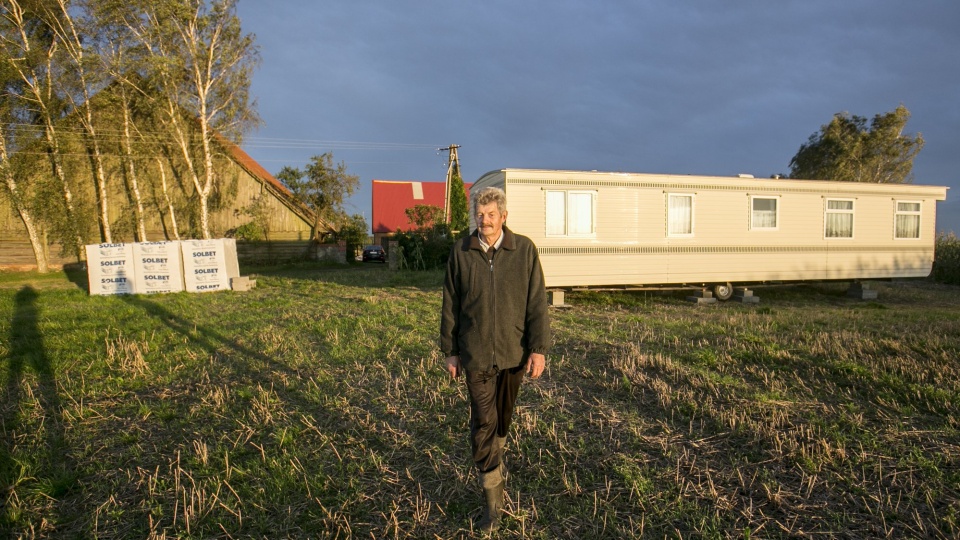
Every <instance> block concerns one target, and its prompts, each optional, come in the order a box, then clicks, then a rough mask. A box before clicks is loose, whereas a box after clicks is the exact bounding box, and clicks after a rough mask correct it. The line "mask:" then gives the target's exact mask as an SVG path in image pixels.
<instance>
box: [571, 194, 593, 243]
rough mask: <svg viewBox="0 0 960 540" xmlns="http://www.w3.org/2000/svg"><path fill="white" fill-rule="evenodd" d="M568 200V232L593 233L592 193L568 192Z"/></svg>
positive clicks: (572, 233)
mask: <svg viewBox="0 0 960 540" xmlns="http://www.w3.org/2000/svg"><path fill="white" fill-rule="evenodd" d="M568 201H569V203H570V204H569V211H570V219H569V221H568V224H569V234H571V235H574V234H578V235H586V234H593V194H591V193H570V194H569V195H568Z"/></svg>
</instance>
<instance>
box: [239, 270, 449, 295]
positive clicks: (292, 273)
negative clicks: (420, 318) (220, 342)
mask: <svg viewBox="0 0 960 540" xmlns="http://www.w3.org/2000/svg"><path fill="white" fill-rule="evenodd" d="M241 273H243V274H249V275H250V276H251V277H264V278H278V279H294V280H312V281H320V282H324V283H333V284H337V285H343V286H347V287H366V288H392V287H413V288H416V289H420V290H422V291H431V290H439V289H440V286H441V285H442V283H443V270H425V271H413V270H390V269H389V268H388V267H387V266H386V265H384V264H379V263H351V264H347V265H342V264H331V263H326V264H318V263H293V264H286V265H279V266H249V267H243V268H241Z"/></svg>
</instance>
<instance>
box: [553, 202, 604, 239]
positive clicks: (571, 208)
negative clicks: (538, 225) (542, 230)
mask: <svg viewBox="0 0 960 540" xmlns="http://www.w3.org/2000/svg"><path fill="white" fill-rule="evenodd" d="M596 200H597V192H596V191H548V192H547V236H592V235H593V234H595V233H596V218H595V215H594V213H595V212H594V210H595V208H596Z"/></svg>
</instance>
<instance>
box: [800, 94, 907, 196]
mask: <svg viewBox="0 0 960 540" xmlns="http://www.w3.org/2000/svg"><path fill="white" fill-rule="evenodd" d="M909 119H910V111H908V110H907V108H906V107H904V106H903V105H900V106H899V107H897V108H896V110H894V111H892V112H889V113H886V114H878V115H876V116H874V117H873V120H872V121H871V122H870V125H869V127H868V126H867V119H866V118H864V117H862V116H855V115H850V114H848V113H837V114H835V115H834V116H833V119H832V120H831V121H830V123H829V124H825V125H823V126H820V132H819V133H814V134H813V135H811V136H810V138H809V139H808V140H807V142H806V143H805V144H803V145H801V146H800V150H799V151H798V152H797V154H796V155H795V156H793V159H791V160H790V177H791V178H805V179H811V180H842V181H848V182H878V183H906V182H911V181H912V180H913V174H912V171H913V159H914V158H915V157H916V156H917V154H918V153H919V152H920V150H921V149H922V148H923V143H924V141H923V137H922V136H921V135H920V134H919V133H918V134H916V135H913V136H910V135H904V133H903V131H904V127H905V126H906V124H907V120H909Z"/></svg>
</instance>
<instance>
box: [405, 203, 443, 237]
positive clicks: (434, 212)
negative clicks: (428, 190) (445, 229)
mask: <svg viewBox="0 0 960 540" xmlns="http://www.w3.org/2000/svg"><path fill="white" fill-rule="evenodd" d="M403 212H404V213H405V214H406V215H407V221H409V222H410V223H411V224H412V225H413V226H414V229H415V230H418V231H419V230H423V229H428V228H430V227H433V226H434V225H436V224H438V223H443V208H440V207H439V206H434V205H432V204H417V205H414V206H413V208H407V209H406V210H404V211H403Z"/></svg>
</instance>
